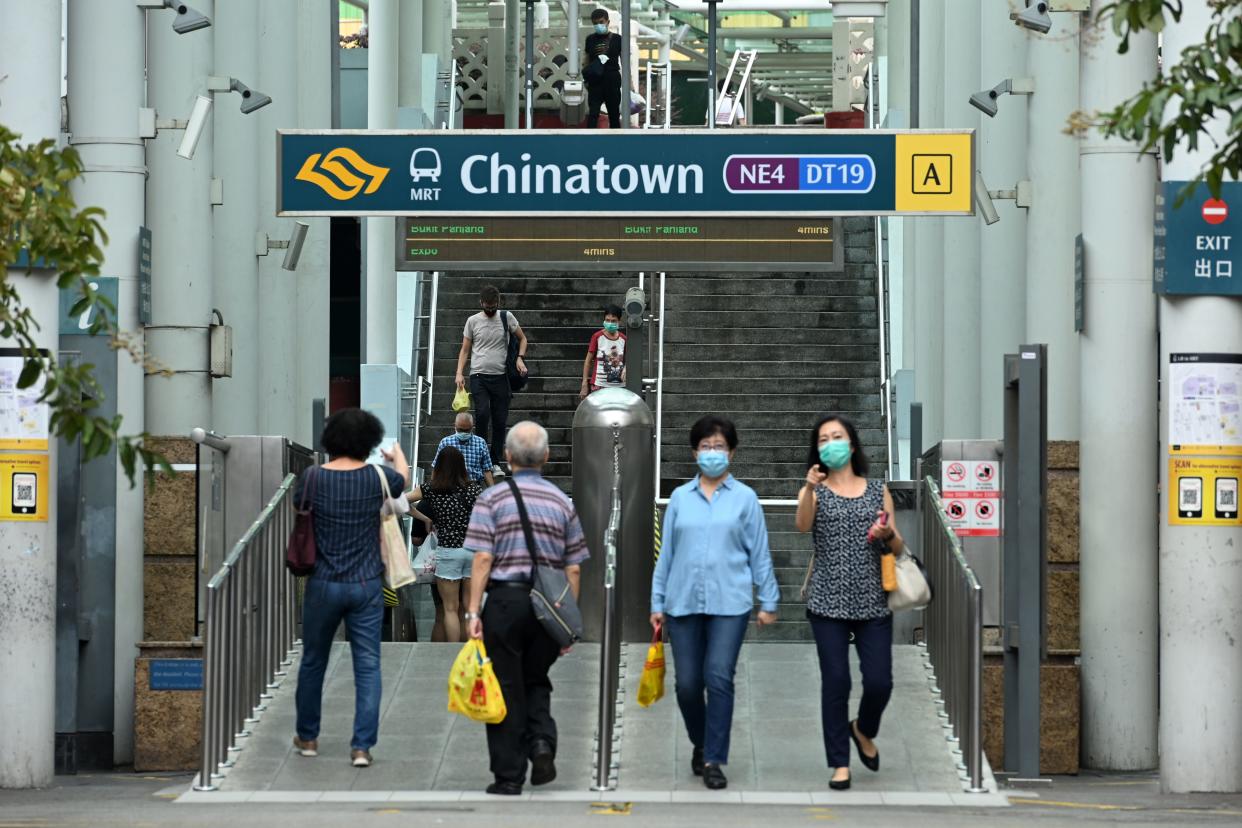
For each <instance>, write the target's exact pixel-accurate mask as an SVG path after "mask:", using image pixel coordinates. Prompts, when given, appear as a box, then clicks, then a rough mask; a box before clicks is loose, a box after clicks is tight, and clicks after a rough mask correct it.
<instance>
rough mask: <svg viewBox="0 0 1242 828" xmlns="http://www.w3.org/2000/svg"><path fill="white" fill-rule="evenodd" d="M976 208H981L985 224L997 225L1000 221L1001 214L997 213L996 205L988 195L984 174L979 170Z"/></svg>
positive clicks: (977, 173)
mask: <svg viewBox="0 0 1242 828" xmlns="http://www.w3.org/2000/svg"><path fill="white" fill-rule="evenodd" d="M975 206H976V207H978V208H979V214H980V215H981V216H983V223H984V224H996V222H998V221H1000V214H999V213H997V212H996V205H995V204H993V203H992V196H991V194H990V193H988V185H987V183H986V182H984V180H983V173H981V172H979V171H978V170H976V171H975Z"/></svg>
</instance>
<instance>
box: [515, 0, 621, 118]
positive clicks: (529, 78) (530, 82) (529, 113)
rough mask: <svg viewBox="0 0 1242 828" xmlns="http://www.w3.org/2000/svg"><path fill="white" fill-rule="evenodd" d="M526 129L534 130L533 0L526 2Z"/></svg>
mask: <svg viewBox="0 0 1242 828" xmlns="http://www.w3.org/2000/svg"><path fill="white" fill-rule="evenodd" d="M627 7H628V4H627ZM526 128H527V129H534V128H535V0H526Z"/></svg>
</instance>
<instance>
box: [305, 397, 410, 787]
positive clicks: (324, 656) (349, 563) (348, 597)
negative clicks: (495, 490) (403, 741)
mask: <svg viewBox="0 0 1242 828" xmlns="http://www.w3.org/2000/svg"><path fill="white" fill-rule="evenodd" d="M383 439H384V426H383V425H382V424H381V423H380V421H379V419H378V418H376V417H375V415H373V414H371V413H369V412H366V411H363V410H362V409H359V408H347V409H345V410H344V411H338V412H337V413H336V414H333V415H332V416H331V417H329V418H328V421H327V423H325V424H324V428H323V437H322V438H320V442H321V443H322V445H323V448H324V450H325V451H326V452H327V453H328V458H329V459H328V462H327V463H324V464H323V465H322V466H313V467H311V468H310V469H308V470H307V472H306V473H305V474H303V475H302V479H301V480H299V481H298V485H297V487H296V489H295V490H294V502H295V503H299V504H300V503H302V502H303V499H302V498H303V493H304V491H305V493H306V495H307V498H308V499H309V501H310V503H309V504H308V505H309V507H310V509H311V510H312V512H313V513H314V516H315V546H316V559H315V571H314V573H312V574H311V576H310V578H308V579H307V580H306V589H305V594H304V596H303V604H302V665H301V667H300V668H299V670H298V688H297V696H296V701H297V712H298V716H297V735H296V736H295V737H294V739H293V746H294V748H295V749H296V750H297V751H298V752H299V753H301V754H302V755H303V756H317V755H318V753H319V743H318V739H319V722H320V711H321V708H322V703H323V676H324V671H325V670H326V668H327V666H328V655H329V654H330V653H331V650H332V638H333V636H335V634H336V629H337V627H339V626H340V624H341V621H342V620H343V621H344V622H345V629H346V632H347V633H348V636H349V646H350V652H351V654H352V655H353V665H354V696H355V703H354V734H353V739H352V741H351V742H350V747H351V751H350V761H351V762H352V763H353V765H354V767H359V768H365V767H367V766H369V765H370V764H371V748H372V746H374V744H375V742H376V740H377V739H378V736H379V706H380V694H381V692H382V687H381V684H380V628H381V627H382V625H383V618H384V600H383V596H382V594H381V591H380V590H381V576H382V575H383V573H384V562H383V559H382V558H381V556H380V541H379V531H380V508H381V507H382V506H383V505H384V503H385V501H386V499H387V498H388V497H389V496H392V497H400V496H401V493H402V492H403V491H404V490H405V487H406V484H407V482H408V480H409V472H408V468H409V466H408V463H407V462H406V459H405V454H404V453H403V452H402V451H401V445H400V443H393V446H392V449H391V450H390V451H389V450H386V451H384V452H383V454H384V457H385V459H387V460H390V461H391V462H392V464H393V466H395V467H396V469H398V470H399V471H394V470H393V469H387V468H382V467H379V466H372V465H369V464H368V463H367V462H366V461H367V458H368V457H370V456H371V453H372V452H373V451H375V448H376V447H377V446H378V445H379V444H380V441H382V440H383ZM377 471H378V472H379V473H377Z"/></svg>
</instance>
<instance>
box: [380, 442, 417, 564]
mask: <svg viewBox="0 0 1242 828" xmlns="http://www.w3.org/2000/svg"><path fill="white" fill-rule="evenodd" d="M375 473H376V474H378V475H379V478H380V493H381V494H382V495H383V497H384V500H383V502H382V503H381V504H380V557H381V558H383V560H384V583H385V584H387V585H388V588H389V589H400V588H401V587H403V586H405V585H406V584H412V583H414V569H413V567H411V566H410V554H409V552H407V551H406V549H405V537H404V536H402V534H401V524H400V522H398V520H397V510H398V509H400V506H399V505H397V504H394V503H392V501H393V500H395V499H396V498H394V497H392V495H391V494H390V491H391V490H390V489H389V488H388V475H386V474H384V470H383V469H382V468H380V467H379V466H376V467H375ZM401 499H402V500H404V499H405V498H404V497H402V498H401ZM407 511H408V505H407Z"/></svg>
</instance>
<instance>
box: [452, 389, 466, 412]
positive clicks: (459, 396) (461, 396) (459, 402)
mask: <svg viewBox="0 0 1242 828" xmlns="http://www.w3.org/2000/svg"><path fill="white" fill-rule="evenodd" d="M469 410H470V392H469V391H467V390H466V389H465V388H458V389H457V393H456V394H454V395H453V413H455V414H460V413H461V412H463V411H469Z"/></svg>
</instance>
